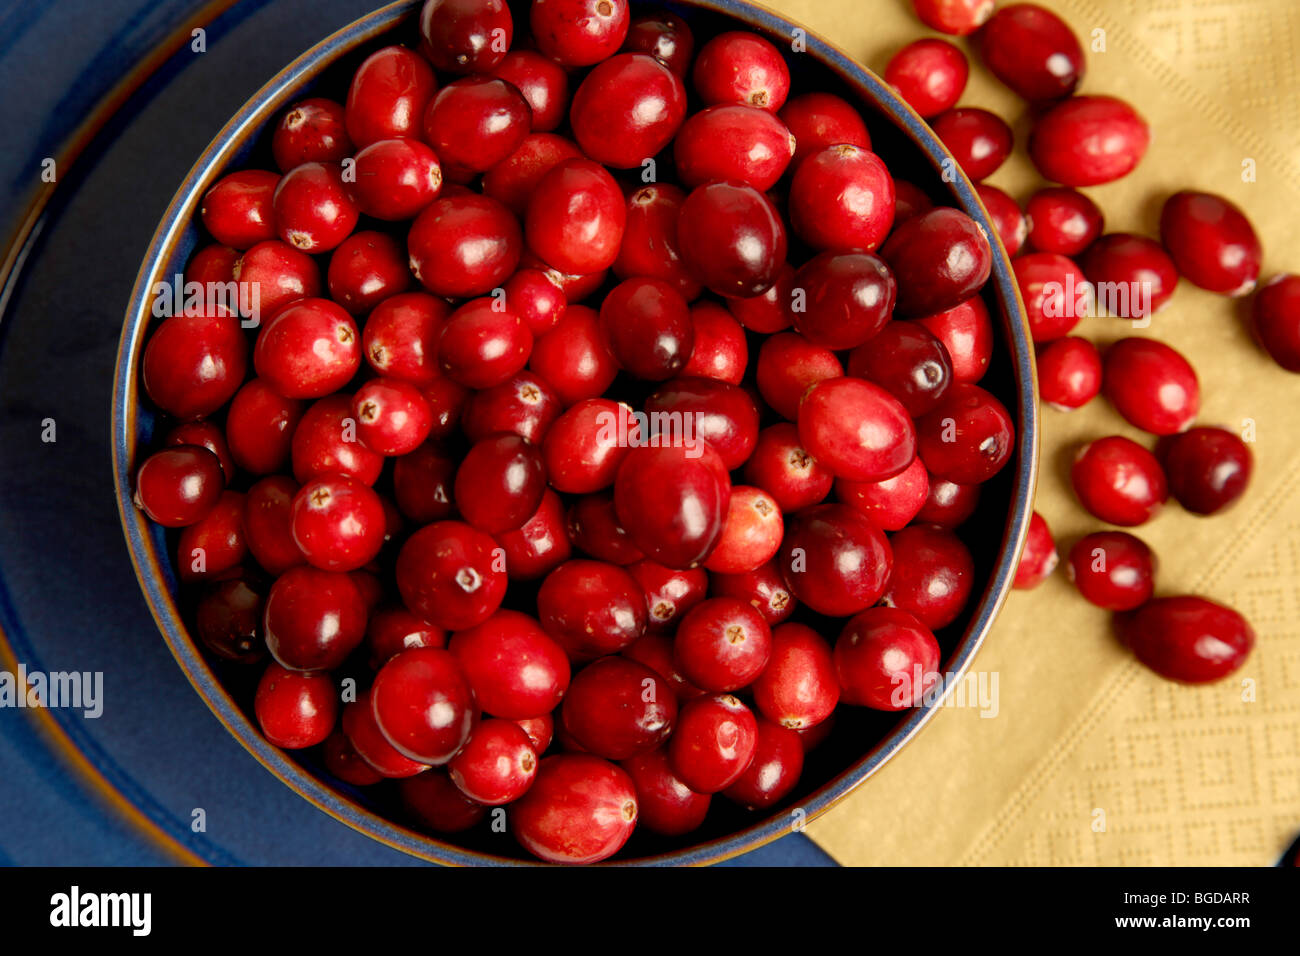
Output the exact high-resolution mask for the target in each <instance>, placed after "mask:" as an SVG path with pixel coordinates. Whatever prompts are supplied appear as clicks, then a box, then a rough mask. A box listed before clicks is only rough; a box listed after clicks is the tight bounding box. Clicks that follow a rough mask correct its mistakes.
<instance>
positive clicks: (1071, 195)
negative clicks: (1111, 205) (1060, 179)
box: [1025, 186, 1105, 256]
mask: <svg viewBox="0 0 1300 956" xmlns="http://www.w3.org/2000/svg"><path fill="white" fill-rule="evenodd" d="M1025 213H1026V215H1027V216H1028V218H1029V245H1030V246H1032V247H1033V248H1034V249H1036V250H1038V251H1039V252H1054V253H1056V254H1057V255H1060V256H1077V255H1078V254H1079V253H1081V252H1083V250H1085V249H1087V248H1088V247H1089V246H1090V245H1092V243H1093V241H1094V240H1095V239H1096V238H1097V237H1098V236H1100V235H1101V230H1102V228H1103V227H1104V225H1105V219H1104V218H1103V216H1102V212H1101V210H1100V209H1099V208H1098V207H1097V204H1096V203H1095V202H1093V201H1092V200H1091V199H1089V198H1088V197H1087V196H1085V195H1084V194H1083V193H1081V192H1079V191H1078V190H1075V189H1069V188H1066V187H1064V186H1048V187H1046V188H1045V189H1040V190H1038V192H1036V193H1034V194H1033V195H1032V196H1030V197H1029V202H1028V204H1027V205H1026V206H1025Z"/></svg>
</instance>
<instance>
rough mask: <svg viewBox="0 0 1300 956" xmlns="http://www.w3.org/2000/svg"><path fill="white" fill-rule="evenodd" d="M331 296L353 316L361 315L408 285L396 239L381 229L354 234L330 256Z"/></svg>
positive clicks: (400, 250) (404, 265) (403, 261)
mask: <svg viewBox="0 0 1300 956" xmlns="http://www.w3.org/2000/svg"><path fill="white" fill-rule="evenodd" d="M326 282H327V284H328V285H329V290H330V297H331V298H333V299H334V301H335V302H337V303H338V304H339V305H341V306H343V307H344V308H345V309H347V310H348V311H349V312H350V313H352V314H353V315H364V314H365V313H367V312H369V311H370V310H371V309H373V308H374V307H375V306H376V305H378V304H379V303H380V302H382V301H383V300H384V299H387V298H389V297H390V296H394V295H397V294H398V293H400V292H405V291H406V289H407V288H408V287H409V286H410V285H411V273H410V270H409V269H407V267H406V256H405V252H404V250H403V249H402V247H401V245H400V244H399V243H398V242H397V240H396V239H393V238H392V237H391V236H387V235H385V234H384V233H382V232H358V233H353V234H352V235H351V236H348V238H346V239H344V240H343V242H341V243H340V244H339V246H338V248H337V249H335V250H334V254H333V255H332V256H330V264H329V269H328V270H327V272H326Z"/></svg>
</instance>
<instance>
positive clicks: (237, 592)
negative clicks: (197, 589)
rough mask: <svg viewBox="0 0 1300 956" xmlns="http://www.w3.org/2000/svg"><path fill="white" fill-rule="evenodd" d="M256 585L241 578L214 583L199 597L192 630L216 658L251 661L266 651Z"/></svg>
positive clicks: (259, 589)
mask: <svg viewBox="0 0 1300 956" xmlns="http://www.w3.org/2000/svg"><path fill="white" fill-rule="evenodd" d="M262 603H263V593H262V589H261V587H260V586H258V585H255V584H253V583H252V582H250V581H247V580H244V579H243V578H231V579H228V580H225V581H217V582H215V583H214V584H213V585H212V586H211V587H210V588H209V589H208V590H207V591H206V592H205V593H204V594H203V597H201V598H200V599H199V603H198V607H197V608H195V611H194V632H195V633H196V634H197V635H198V638H199V640H200V641H202V642H203V646H204V647H206V648H207V649H208V650H209V651H211V652H212V653H213V654H215V655H216V656H217V657H220V658H222V659H223V660H228V661H238V662H240V663H245V664H251V663H253V662H254V661H258V660H261V659H262V657H263V655H265V653H266V645H265V644H264V643H263V641H262Z"/></svg>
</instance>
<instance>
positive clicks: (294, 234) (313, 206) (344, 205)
mask: <svg viewBox="0 0 1300 956" xmlns="http://www.w3.org/2000/svg"><path fill="white" fill-rule="evenodd" d="M273 205H274V209H275V223H276V227H277V229H278V230H279V236H280V238H281V239H282V240H284V241H285V242H286V243H288V244H289V245H290V246H292V247H293V248H295V249H297V250H298V251H299V252H308V253H311V254H312V255H319V254H320V253H322V252H328V251H329V250H331V249H333V248H334V247H335V246H337V245H338V244H339V243H341V242H342V241H343V240H344V239H346V238H347V237H348V236H349V235H350V234H351V232H352V230H353V229H355V228H356V225H357V218H358V217H359V216H360V215H361V210H360V209H359V208H358V206H357V204H356V200H355V199H354V198H353V194H352V189H351V186H350V185H349V184H348V183H345V182H344V181H343V175H342V173H341V172H340V169H339V167H338V166H336V165H333V164H330V165H326V164H324V163H303V164H302V165H301V166H295V167H294V168H293V169H291V170H289V172H287V173H285V174H284V175H283V176H281V177H280V182H279V184H278V185H277V186H276V187H275V196H274V200H273Z"/></svg>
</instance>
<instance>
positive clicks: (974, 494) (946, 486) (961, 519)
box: [916, 475, 980, 528]
mask: <svg viewBox="0 0 1300 956" xmlns="http://www.w3.org/2000/svg"><path fill="white" fill-rule="evenodd" d="M929 477H930V490H929V492H928V493H927V494H926V497H925V504H923V505H922V506H921V510H920V511H918V512H917V513H916V520H917V521H924V522H926V523H927V524H937V525H939V527H941V528H956V527H959V526H961V525H963V524H965V523H966V521H967V519H969V518H970V516H971V515H973V514H974V513H975V509H976V508H977V507H978V506H979V501H980V486H979V485H959V484H957V483H956V482H953V481H949V480H948V479H947V478H940V477H938V476H937V475H930V476H929Z"/></svg>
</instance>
